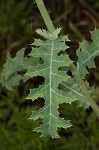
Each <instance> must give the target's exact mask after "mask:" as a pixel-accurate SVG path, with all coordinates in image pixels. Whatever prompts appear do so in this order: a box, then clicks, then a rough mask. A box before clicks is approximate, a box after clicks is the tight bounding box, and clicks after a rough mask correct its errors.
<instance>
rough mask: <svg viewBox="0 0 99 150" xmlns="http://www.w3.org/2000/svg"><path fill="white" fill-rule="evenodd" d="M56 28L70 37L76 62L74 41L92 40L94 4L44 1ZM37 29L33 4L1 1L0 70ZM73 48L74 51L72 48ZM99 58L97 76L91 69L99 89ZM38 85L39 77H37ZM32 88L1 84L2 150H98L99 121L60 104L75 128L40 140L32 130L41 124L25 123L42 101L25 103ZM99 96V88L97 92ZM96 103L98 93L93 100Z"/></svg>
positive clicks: (98, 18) (97, 20)
mask: <svg viewBox="0 0 99 150" xmlns="http://www.w3.org/2000/svg"><path fill="white" fill-rule="evenodd" d="M44 2H45V4H46V7H47V9H48V11H49V14H50V16H51V18H52V20H53V22H54V24H55V26H56V27H62V32H63V34H69V38H70V39H72V41H73V42H71V43H68V45H69V46H70V48H69V50H68V51H69V55H70V57H71V58H72V59H76V58H75V57H74V55H75V49H77V47H78V44H77V41H81V40H82V39H83V37H84V38H85V39H87V40H90V33H89V31H91V30H93V29H94V28H95V27H97V28H99V1H98V0H76V1H74V0H44ZM37 28H46V27H45V24H44V22H43V20H42V17H41V15H40V13H39V11H38V8H37V7H36V4H35V1H34V0H0V71H1V70H2V66H3V64H4V63H5V61H6V58H7V55H8V54H9V53H10V54H11V55H12V56H13V55H15V53H16V51H18V50H19V49H20V48H22V47H25V46H27V45H28V44H29V43H32V42H33V38H34V37H35V38H36V37H37V36H38V35H37V34H36V33H35V29H37ZM73 45H74V48H73ZM72 49H73V50H72ZM98 66H99V59H97V60H96V67H97V68H96V69H95V71H96V75H97V76H96V77H95V76H94V75H93V72H94V71H90V74H89V75H88V76H89V77H90V84H91V85H93V84H95V85H96V87H99V86H98V85H99V68H98ZM33 81H34V82H33V83H32V84H33V85H34V86H37V84H38V83H40V82H42V79H40V78H35V79H34V80H33ZM33 85H31V83H30V82H27V83H26V84H25V85H23V84H20V86H19V87H16V88H15V90H14V92H10V91H7V90H6V89H5V88H3V87H2V86H1V85H0V150H33V149H34V150H43V149H46V150H50V149H52V150H53V149H54V150H99V119H97V116H96V114H95V113H94V112H93V111H92V109H91V108H89V109H88V110H84V109H83V108H77V107H76V103H73V105H69V104H68V105H67V104H63V105H60V108H59V111H60V115H61V117H64V118H65V119H69V120H71V122H72V124H73V127H72V128H70V129H68V130H64V129H59V135H60V138H59V139H51V138H40V137H39V134H37V133H36V132H33V131H32V130H33V128H34V127H35V126H37V125H38V124H39V123H40V122H41V121H40V120H37V121H35V122H33V121H30V120H28V117H29V116H30V114H31V111H32V110H35V109H38V108H39V107H41V106H43V105H44V101H43V100H42V99H38V100H35V101H34V102H32V101H30V100H26V99H25V98H26V95H27V93H28V92H29V88H30V86H33ZM97 89H98V91H96V92H97V93H99V88H97ZM96 101H97V103H99V94H98V97H97V100H96Z"/></svg>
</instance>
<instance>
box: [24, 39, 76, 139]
mask: <svg viewBox="0 0 99 150" xmlns="http://www.w3.org/2000/svg"><path fill="white" fill-rule="evenodd" d="M66 39H67V37H66ZM32 45H34V47H33V48H32V51H31V53H30V56H33V57H42V59H43V60H44V63H43V64H38V65H37V66H33V67H32V66H31V67H29V70H28V72H27V73H26V75H27V76H29V77H35V76H43V77H44V78H45V83H44V84H43V85H40V86H39V88H37V89H31V90H30V94H29V95H28V97H27V99H32V100H35V99H37V98H38V97H43V98H44V99H45V105H44V107H43V108H40V109H39V110H36V111H34V112H32V115H31V116H30V119H33V120H36V119H38V118H41V119H42V120H43V124H42V125H41V126H40V127H38V128H36V129H35V130H36V131H37V132H42V136H51V137H53V138H56V137H58V132H57V129H58V128H61V127H62V128H65V129H66V128H68V127H70V126H71V123H70V122H69V121H66V120H64V119H62V118H60V117H59V112H58V107H59V104H60V103H70V104H71V103H72V102H73V101H75V99H74V97H73V96H72V95H70V94H68V93H65V92H64V93H63V92H62V91H61V90H59V89H58V85H59V83H61V82H62V81H66V80H68V78H69V77H68V75H66V73H65V71H60V70H59V68H60V67H62V66H66V67H67V68H68V67H69V65H70V64H71V63H72V61H71V60H70V59H69V58H68V56H67V55H59V52H60V51H64V50H65V49H66V48H67V46H66V45H65V37H58V36H56V38H52V39H51V38H50V39H49V40H46V41H43V40H39V39H35V41H34V43H33V44H32Z"/></svg>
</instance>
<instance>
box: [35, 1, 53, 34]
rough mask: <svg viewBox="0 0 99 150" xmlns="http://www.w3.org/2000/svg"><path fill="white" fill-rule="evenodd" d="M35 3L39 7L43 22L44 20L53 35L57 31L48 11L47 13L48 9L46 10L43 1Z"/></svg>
mask: <svg viewBox="0 0 99 150" xmlns="http://www.w3.org/2000/svg"><path fill="white" fill-rule="evenodd" d="M35 2H36V4H37V6H38V8H39V11H40V13H41V15H42V18H43V20H44V22H45V24H46V26H47V28H48V30H49V32H50V33H53V32H54V30H55V27H54V25H53V23H52V21H51V18H50V16H49V14H48V11H47V9H46V7H45V5H44V2H43V0H35Z"/></svg>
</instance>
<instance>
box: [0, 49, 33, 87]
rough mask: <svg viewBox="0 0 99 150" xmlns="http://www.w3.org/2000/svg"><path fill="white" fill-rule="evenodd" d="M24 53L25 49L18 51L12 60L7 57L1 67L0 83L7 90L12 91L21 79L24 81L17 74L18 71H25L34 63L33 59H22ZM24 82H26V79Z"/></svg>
mask: <svg viewBox="0 0 99 150" xmlns="http://www.w3.org/2000/svg"><path fill="white" fill-rule="evenodd" d="M24 51H25V48H23V49H21V50H20V51H18V52H17V54H16V57H14V58H11V57H10V56H8V58H7V61H6V63H5V65H4V67H3V71H2V73H1V79H0V82H1V83H2V85H3V86H5V87H6V88H7V89H9V90H13V87H14V86H16V85H18V84H19V81H20V80H21V79H24V77H22V76H21V75H19V74H18V71H22V70H27V69H28V68H29V66H33V65H34V64H35V63H36V61H35V60H34V59H33V58H27V57H24ZM27 79H28V78H27ZM24 80H25V81H26V79H24Z"/></svg>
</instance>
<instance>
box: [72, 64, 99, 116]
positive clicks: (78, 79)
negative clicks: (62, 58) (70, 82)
mask: <svg viewBox="0 0 99 150" xmlns="http://www.w3.org/2000/svg"><path fill="white" fill-rule="evenodd" d="M70 70H71V71H72V73H73V75H74V78H75V79H76V82H77V83H78V85H79V86H80V87H81V90H82V94H83V95H84V96H85V97H86V98H87V100H88V101H89V104H90V105H91V107H92V108H93V110H94V111H95V112H96V114H97V116H98V117H99V106H98V105H97V104H96V103H95V102H94V99H93V98H92V97H91V95H90V94H89V93H88V90H87V88H86V85H85V83H84V81H83V80H82V79H81V77H80V75H79V73H78V71H77V68H76V66H75V65H74V64H72V65H71V66H70Z"/></svg>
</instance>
